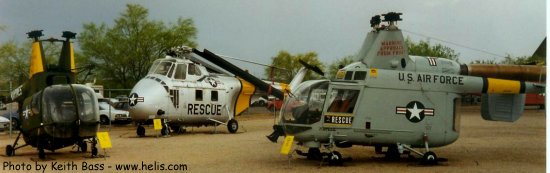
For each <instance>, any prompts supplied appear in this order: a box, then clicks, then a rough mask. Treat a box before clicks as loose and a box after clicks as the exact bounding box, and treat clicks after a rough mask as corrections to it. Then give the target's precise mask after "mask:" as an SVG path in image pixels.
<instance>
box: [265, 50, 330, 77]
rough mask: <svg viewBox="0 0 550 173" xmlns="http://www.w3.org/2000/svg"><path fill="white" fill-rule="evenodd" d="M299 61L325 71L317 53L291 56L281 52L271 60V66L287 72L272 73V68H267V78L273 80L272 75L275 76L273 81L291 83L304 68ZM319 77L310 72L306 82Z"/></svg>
mask: <svg viewBox="0 0 550 173" xmlns="http://www.w3.org/2000/svg"><path fill="white" fill-rule="evenodd" d="M298 60H302V61H304V62H306V63H308V64H311V65H315V66H318V67H319V68H321V70H323V69H324V66H323V64H322V63H321V62H320V61H319V58H318V57H317V53H315V52H307V53H299V54H296V55H291V54H290V53H288V52H287V51H284V50H283V51H279V53H278V54H277V56H275V57H272V58H271V65H272V66H275V67H279V68H284V69H286V70H284V71H281V70H277V69H275V70H274V71H273V72H272V68H270V67H266V68H265V74H266V76H267V78H269V79H271V75H273V79H274V80H275V81H278V82H285V83H289V82H290V81H291V80H292V78H294V75H296V73H298V70H300V68H302V64H300V62H299V61H298ZM316 76H318V75H312V73H311V72H308V73H307V74H306V75H305V77H304V80H310V79H318V77H316Z"/></svg>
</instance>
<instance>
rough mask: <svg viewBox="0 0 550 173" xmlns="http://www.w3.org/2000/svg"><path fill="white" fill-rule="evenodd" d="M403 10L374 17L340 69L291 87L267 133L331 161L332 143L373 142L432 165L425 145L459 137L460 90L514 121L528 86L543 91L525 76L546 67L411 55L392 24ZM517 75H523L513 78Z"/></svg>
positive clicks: (489, 113) (488, 112)
mask: <svg viewBox="0 0 550 173" xmlns="http://www.w3.org/2000/svg"><path fill="white" fill-rule="evenodd" d="M400 15H401V13H394V12H390V13H387V14H383V15H382V16H383V17H384V20H383V21H382V20H381V16H380V15H376V16H374V17H373V18H372V19H371V26H372V31H370V32H369V33H368V34H367V37H366V39H365V40H364V43H363V46H362V47H361V49H360V50H359V53H358V54H357V55H356V56H355V58H354V61H355V62H353V63H351V64H348V65H347V66H345V67H343V68H341V69H339V71H338V72H337V74H336V75H335V78H334V79H330V80H329V79H323V80H310V81H305V82H302V83H301V84H300V85H298V86H297V87H296V89H294V90H292V91H291V92H292V94H291V95H289V96H288V97H287V98H286V99H285V103H284V105H283V107H282V108H281V111H280V113H279V117H278V120H279V122H278V123H277V124H276V125H275V127H274V129H275V131H276V132H274V134H272V135H270V136H268V138H270V140H272V141H273V140H275V141H276V139H277V137H278V134H284V135H286V136H287V137H290V136H293V139H294V141H297V143H298V144H299V145H301V146H303V147H306V148H308V151H307V152H302V151H300V150H296V153H297V154H299V155H302V156H306V157H307V158H308V159H312V160H325V161H327V160H328V162H329V164H334V165H340V164H342V162H343V159H342V155H341V154H340V153H339V152H338V151H336V150H335V148H336V147H341V148H345V147H351V146H353V145H363V146H374V147H375V149H376V151H377V153H385V155H386V157H390V158H399V157H400V156H401V154H412V153H414V154H416V155H418V156H420V157H421V163H423V164H436V163H437V162H438V158H437V156H436V154H435V153H434V152H433V151H431V150H430V149H431V148H433V147H441V146H445V145H449V144H451V143H453V142H455V141H456V140H457V139H458V136H459V132H460V130H459V129H460V113H459V109H460V108H459V105H460V102H461V101H460V99H461V94H467V93H481V94H482V104H481V116H482V117H483V119H485V120H491V121H505V122H514V121H516V120H517V119H518V118H519V117H520V116H521V115H522V113H523V109H524V101H525V93H543V92H544V89H545V85H543V84H538V83H533V82H525V80H528V79H527V78H540V76H542V77H543V78H544V76H545V70H544V67H528V66H522V67H517V66H516V67H514V66H508V67H506V68H501V69H500V71H499V70H494V71H493V70H492V69H485V68H484V67H486V66H484V65H480V66H476V65H460V64H458V63H457V62H455V61H451V60H448V59H444V58H437V57H420V56H411V55H409V54H408V48H407V45H406V43H405V41H404V39H403V34H402V32H401V30H400V29H399V28H398V27H397V25H396V22H397V21H400V20H401V18H400ZM382 22H387V24H388V25H387V26H384V25H380V24H381V23H382ZM493 69H494V68H493ZM512 69H513V71H515V73H514V74H513V75H511V74H510V70H512ZM484 70H485V71H484ZM487 70H488V71H487ZM480 71H482V72H480ZM518 74H524V75H523V76H525V75H527V77H523V78H521V77H520V78H515V77H514V76H518ZM488 76H492V77H488ZM511 77H514V78H511ZM499 78H501V79H499ZM277 130H282V131H283V132H277ZM384 148H386V151H385V152H383V151H382V150H383V149H384ZM418 148H421V149H418ZM321 150H326V152H321Z"/></svg>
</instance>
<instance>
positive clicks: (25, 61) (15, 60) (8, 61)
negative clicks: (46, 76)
mask: <svg viewBox="0 0 550 173" xmlns="http://www.w3.org/2000/svg"><path fill="white" fill-rule="evenodd" d="M31 44H32V42H31V41H30V40H29V41H27V42H24V43H23V44H21V45H20V44H19V43H17V42H15V41H13V40H10V41H7V42H6V43H4V44H2V45H0V69H9V70H6V71H5V73H0V79H1V80H0V81H2V82H4V83H2V86H4V85H5V84H7V83H8V82H9V81H11V82H12V85H13V86H14V87H17V86H19V85H21V84H23V83H24V82H25V81H27V80H28V79H29V64H30V62H29V61H30V56H31ZM42 47H43V51H44V56H45V59H46V62H45V63H46V65H49V64H57V60H58V58H59V54H60V52H61V45H60V44H54V43H49V42H42Z"/></svg>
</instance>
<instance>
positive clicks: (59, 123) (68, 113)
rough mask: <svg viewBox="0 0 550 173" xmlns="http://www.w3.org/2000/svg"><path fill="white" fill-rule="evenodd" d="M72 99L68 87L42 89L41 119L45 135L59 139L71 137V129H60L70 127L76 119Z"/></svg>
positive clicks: (54, 86)
mask: <svg viewBox="0 0 550 173" xmlns="http://www.w3.org/2000/svg"><path fill="white" fill-rule="evenodd" d="M73 99H74V94H73V92H72V91H71V87H70V85H52V86H49V87H47V88H45V89H44V92H43V93H42V109H43V111H42V113H43V114H42V118H43V121H44V124H45V126H44V129H45V130H46V132H47V133H49V134H51V135H53V136H54V137H59V138H69V137H71V136H72V133H73V131H72V128H61V127H63V126H66V127H70V125H71V124H72V123H74V122H75V121H76V120H77V119H78V117H77V114H76V106H75V105H74V102H73Z"/></svg>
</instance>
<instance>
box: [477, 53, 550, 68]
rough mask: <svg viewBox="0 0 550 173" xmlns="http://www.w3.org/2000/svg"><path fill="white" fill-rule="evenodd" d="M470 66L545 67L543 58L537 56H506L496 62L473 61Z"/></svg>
mask: <svg viewBox="0 0 550 173" xmlns="http://www.w3.org/2000/svg"><path fill="white" fill-rule="evenodd" d="M470 64H510V65H545V64H546V60H545V59H544V58H543V57H538V56H520V57H512V55H510V54H507V55H506V56H505V57H504V60H502V61H500V62H497V61H495V60H475V61H472V62H470Z"/></svg>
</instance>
